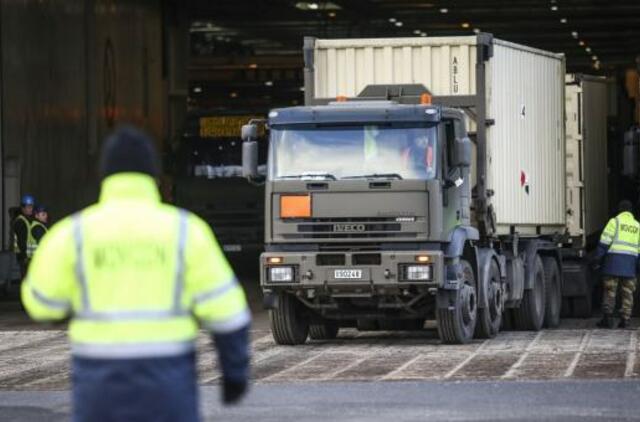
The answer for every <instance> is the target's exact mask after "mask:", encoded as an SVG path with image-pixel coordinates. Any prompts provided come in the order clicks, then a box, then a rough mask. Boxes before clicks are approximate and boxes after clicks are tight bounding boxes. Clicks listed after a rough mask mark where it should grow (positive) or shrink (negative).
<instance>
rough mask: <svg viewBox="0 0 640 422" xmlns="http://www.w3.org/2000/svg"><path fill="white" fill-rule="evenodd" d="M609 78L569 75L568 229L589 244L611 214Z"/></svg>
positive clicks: (567, 129)
mask: <svg viewBox="0 0 640 422" xmlns="http://www.w3.org/2000/svg"><path fill="white" fill-rule="evenodd" d="M607 98H608V92H607V80H606V79H605V78H602V77H596V76H587V75H567V77H566V134H567V135H566V136H567V231H568V233H569V235H570V236H571V237H573V238H577V239H579V240H580V241H581V242H582V244H583V245H586V243H587V239H588V238H589V237H592V236H594V235H596V236H597V234H598V233H599V232H600V231H601V230H602V228H603V227H604V225H605V224H606V223H607V219H608V217H609V215H608V214H609V197H608V180H607V179H608V166H607V163H608V159H607V114H608V102H607Z"/></svg>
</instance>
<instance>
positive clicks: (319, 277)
mask: <svg viewBox="0 0 640 422" xmlns="http://www.w3.org/2000/svg"><path fill="white" fill-rule="evenodd" d="M260 267H261V275H260V285H261V286H262V289H263V291H265V292H266V293H269V292H276V291H281V290H288V291H297V292H301V291H306V293H307V296H310V295H311V296H316V295H322V296H325V295H326V296H332V297H358V296H370V295H391V294H398V293H402V292H403V290H408V289H411V288H416V287H418V288H424V289H429V288H434V289H436V288H438V287H441V286H442V285H443V282H444V279H445V277H444V276H445V274H444V256H443V253H442V252H441V251H376V252H373V253H371V252H339V253H334V252H327V253H324V252H266V253H263V254H262V255H261V256H260ZM274 269H275V270H274Z"/></svg>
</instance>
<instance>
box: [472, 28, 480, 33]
mask: <svg viewBox="0 0 640 422" xmlns="http://www.w3.org/2000/svg"><path fill="white" fill-rule="evenodd" d="M473 32H475V33H476V34H479V33H480V32H481V31H480V28H473Z"/></svg>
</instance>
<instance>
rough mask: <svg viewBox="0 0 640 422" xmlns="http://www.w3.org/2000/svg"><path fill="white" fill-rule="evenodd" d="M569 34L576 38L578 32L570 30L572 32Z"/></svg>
mask: <svg viewBox="0 0 640 422" xmlns="http://www.w3.org/2000/svg"><path fill="white" fill-rule="evenodd" d="M571 36H572V37H573V38H576V39H577V38H578V32H577V31H572V32H571Z"/></svg>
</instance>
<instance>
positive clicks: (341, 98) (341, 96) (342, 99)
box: [336, 95, 347, 103]
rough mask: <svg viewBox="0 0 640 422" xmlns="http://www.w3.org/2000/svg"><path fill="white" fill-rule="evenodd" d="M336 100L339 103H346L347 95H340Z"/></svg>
mask: <svg viewBox="0 0 640 422" xmlns="http://www.w3.org/2000/svg"><path fill="white" fill-rule="evenodd" d="M336 101H337V102H339V103H346V102H347V96H346V95H338V96H337V97H336Z"/></svg>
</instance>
